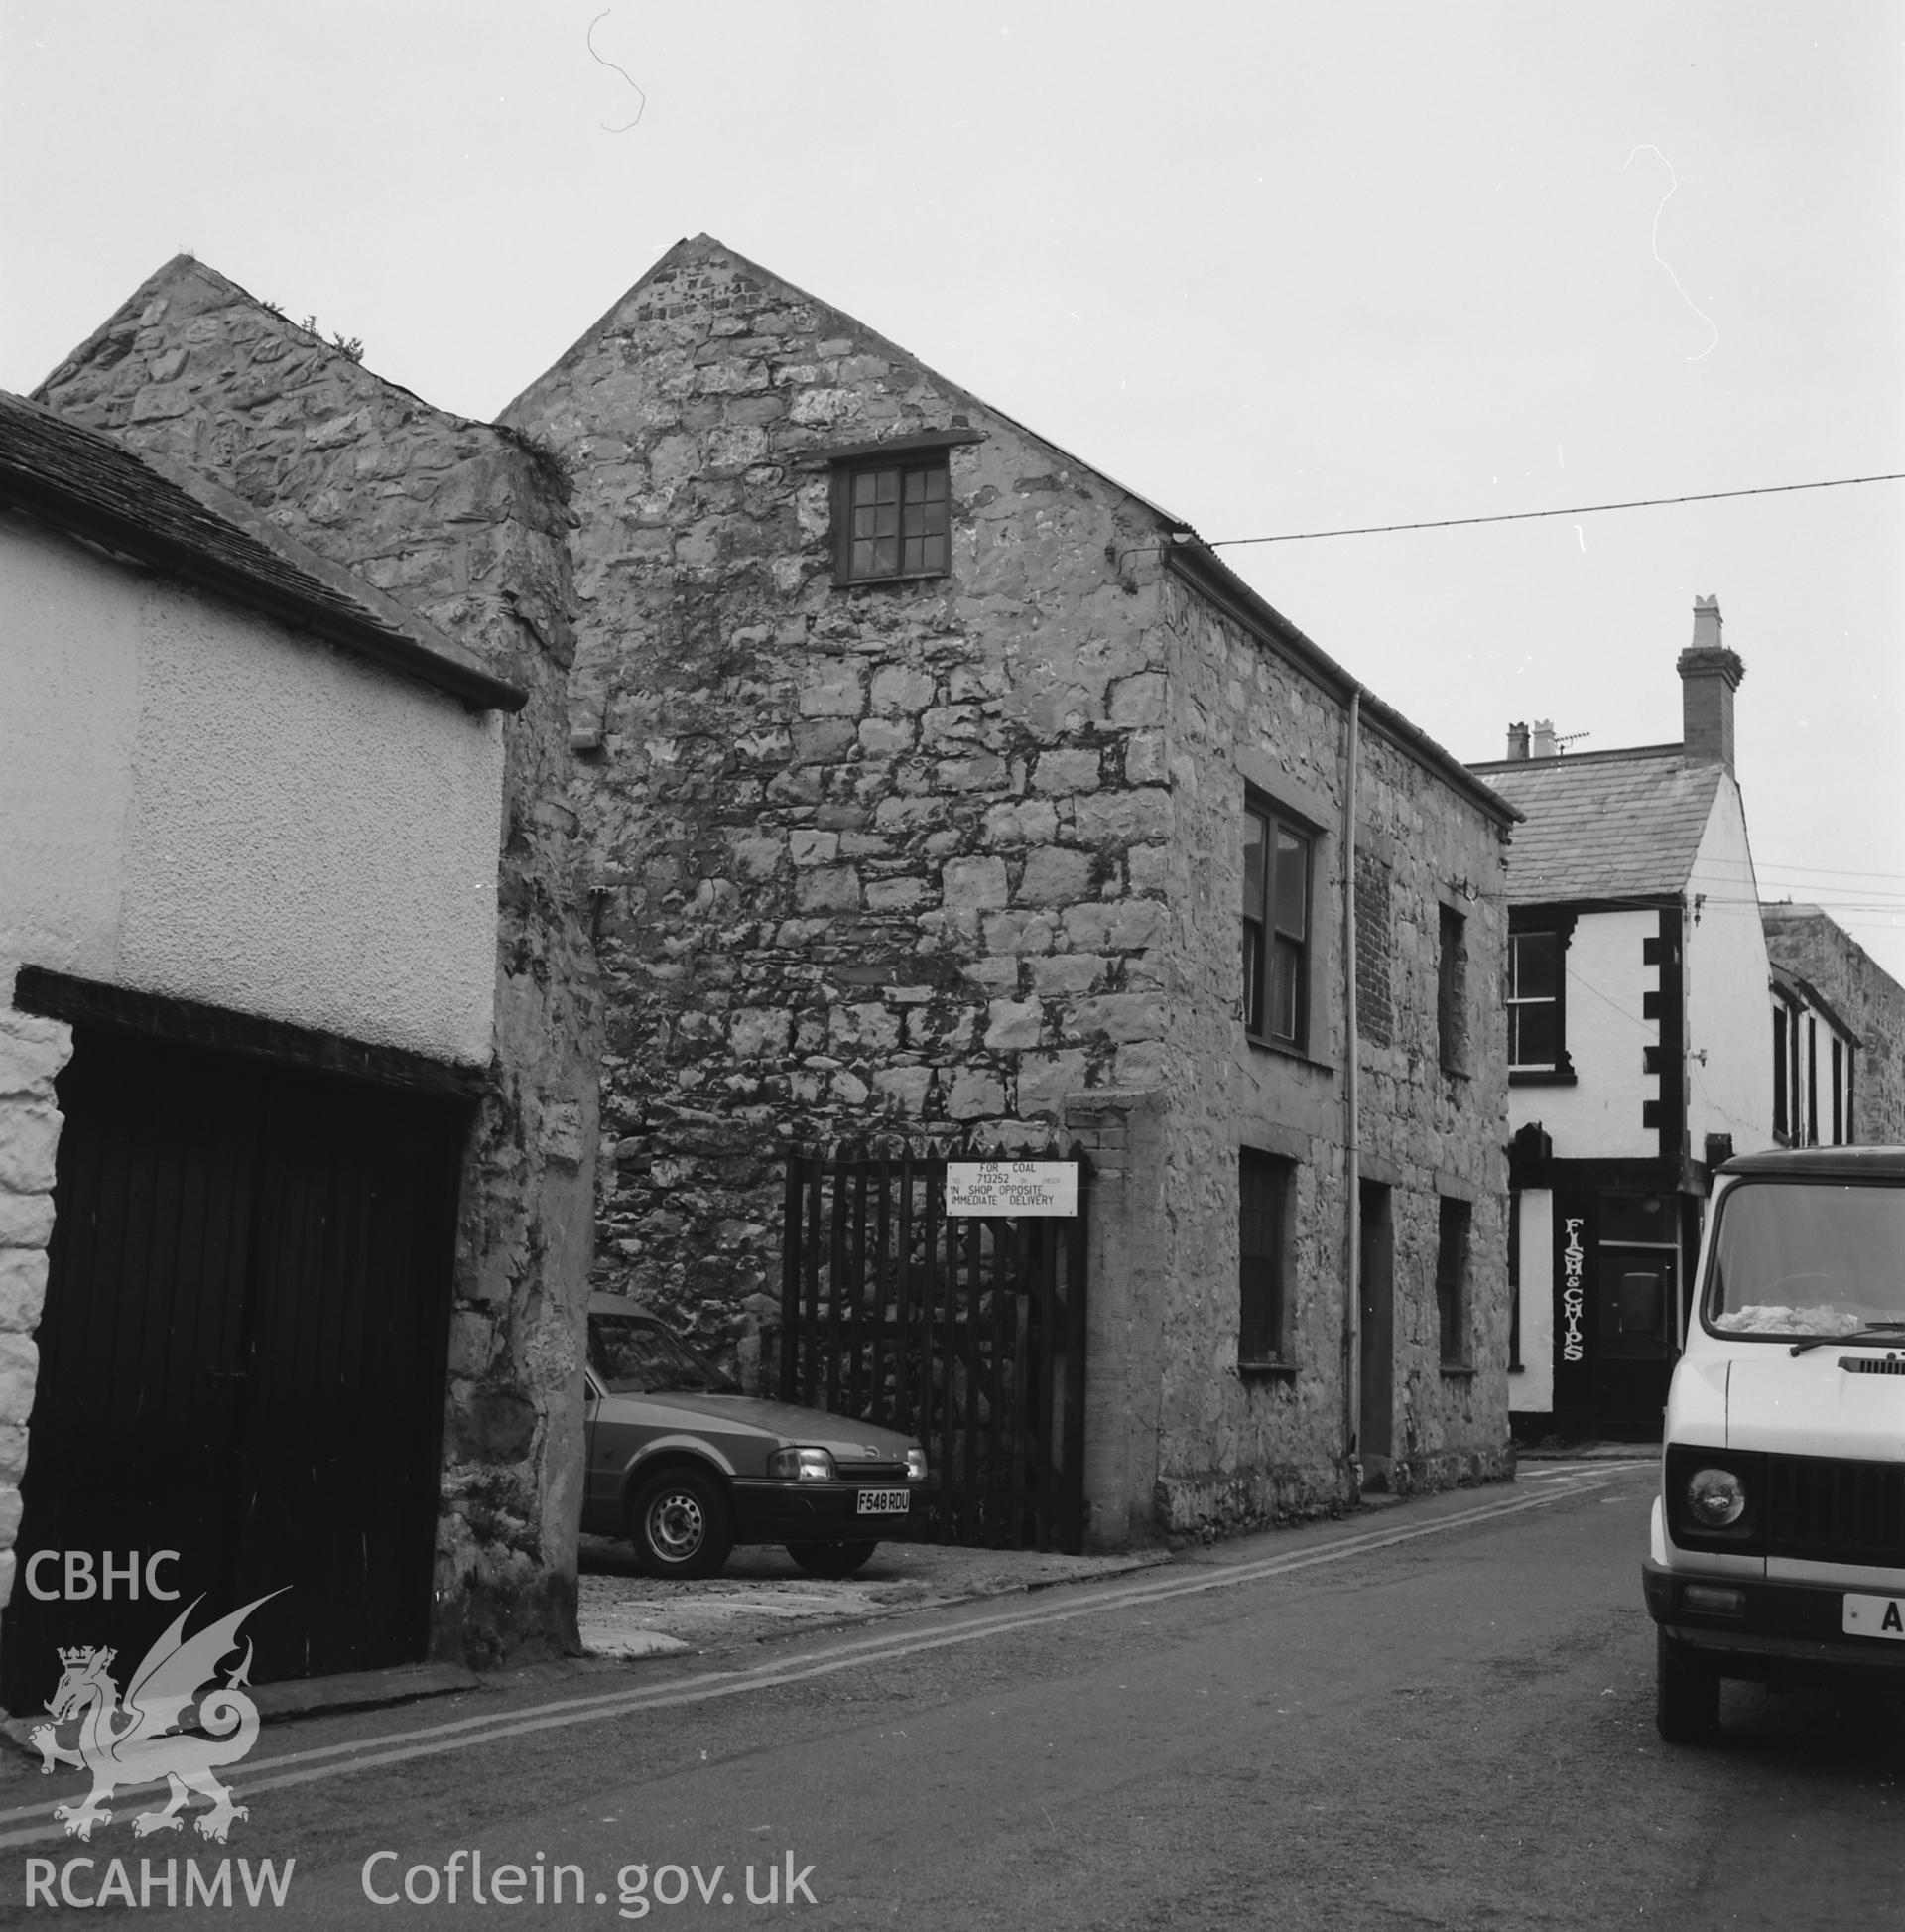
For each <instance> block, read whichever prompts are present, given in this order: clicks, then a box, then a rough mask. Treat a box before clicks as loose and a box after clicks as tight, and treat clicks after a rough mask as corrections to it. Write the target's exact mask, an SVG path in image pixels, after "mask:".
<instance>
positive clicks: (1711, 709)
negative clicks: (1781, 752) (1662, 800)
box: [1674, 596, 1746, 773]
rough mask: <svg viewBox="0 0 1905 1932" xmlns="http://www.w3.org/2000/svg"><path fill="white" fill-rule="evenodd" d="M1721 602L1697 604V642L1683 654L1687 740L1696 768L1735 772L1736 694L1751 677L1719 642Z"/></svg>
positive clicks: (1688, 753) (1696, 601) (1684, 736)
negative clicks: (1723, 769) (1742, 682)
mask: <svg viewBox="0 0 1905 1932" xmlns="http://www.w3.org/2000/svg"><path fill="white" fill-rule="evenodd" d="M1720 621H1721V620H1720V615H1719V599H1718V597H1716V596H1714V597H1696V598H1695V599H1694V641H1693V642H1692V643H1691V644H1690V645H1688V647H1687V648H1686V650H1684V651H1682V652H1681V654H1680V659H1679V662H1678V663H1677V664H1676V665H1675V667H1674V668H1675V669H1676V670H1677V671H1678V672H1679V673H1680V708H1681V738H1682V741H1683V748H1684V750H1685V754H1686V756H1687V758H1688V760H1689V761H1690V762H1691V763H1693V764H1696V765H1724V766H1725V768H1726V770H1727V771H1728V773H1730V772H1731V771H1732V769H1733V693H1734V692H1735V691H1737V690H1738V689H1739V681H1740V680H1741V679H1742V678H1743V677H1745V675H1746V667H1745V665H1744V664H1742V663H1741V662H1740V659H1739V655H1738V653H1737V652H1734V651H1729V650H1728V649H1727V648H1726V647H1725V645H1724V644H1722V643H1721V642H1720V641H1719V631H1720Z"/></svg>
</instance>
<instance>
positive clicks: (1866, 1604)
mask: <svg viewBox="0 0 1905 1932" xmlns="http://www.w3.org/2000/svg"><path fill="white" fill-rule="evenodd" d="M1840 1627H1841V1628H1842V1630H1844V1632H1845V1633H1846V1635H1847V1636H1855V1637H1890V1638H1891V1640H1892V1641H1893V1642H1894V1643H1905V1597H1860V1596H1856V1595H1854V1594H1853V1593H1852V1592H1851V1591H1847V1592H1846V1593H1845V1609H1844V1613H1843V1615H1842V1619H1841V1624H1840Z"/></svg>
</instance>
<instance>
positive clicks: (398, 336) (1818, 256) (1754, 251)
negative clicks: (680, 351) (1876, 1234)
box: [0, 0, 1905, 979]
mask: <svg viewBox="0 0 1905 1932" xmlns="http://www.w3.org/2000/svg"><path fill="white" fill-rule="evenodd" d="M0 20H4V23H5V42H4V47H3V48H0V87H4V95H0V99H3V100H4V110H3V112H0V170H3V171H4V173H3V174H0V179H3V180H4V182H5V193H4V196H3V197H0V202H3V204H4V205H3V207H0V223H3V224H4V225H3V226H0V385H3V386H5V387H8V388H12V389H16V390H22V391H24V390H30V389H32V388H33V387H34V386H35V385H37V384H38V383H39V382H40V381H41V380H42V379H43V378H44V377H45V376H46V375H47V374H48V373H49V372H50V371H51V370H52V369H53V368H54V367H56V366H57V365H58V364H59V363H60V361H61V360H62V359H63V358H64V355H65V353H66V351H67V350H68V349H70V348H71V347H72V346H73V345H74V344H76V343H77V342H79V341H80V340H82V339H83V338H84V337H85V336H86V335H87V334H89V333H90V332H91V330H92V329H93V328H94V327H95V326H96V325H97V324H98V323H99V322H102V321H103V320H104V319H105V318H106V316H107V315H109V314H110V313H111V312H112V311H113V310H114V309H115V308H116V307H117V306H118V305H119V304H120V303H121V302H122V301H123V300H124V299H125V298H126V296H127V295H129V294H130V293H131V291H132V290H133V289H134V288H135V287H136V286H137V285H138V284H139V283H140V282H141V281H143V280H144V279H145V277H146V276H148V275H150V274H151V273H152V272H153V271H154V270H155V269H156V268H158V267H159V266H160V264H161V263H162V262H164V261H165V260H166V259H167V258H168V257H169V256H171V255H172V254H174V253H176V252H177V251H178V250H180V249H182V248H189V249H191V251H192V252H193V253H195V254H196V255H197V256H198V257H199V258H200V259H201V260H203V261H205V262H208V263H209V264H211V265H212V266H213V267H215V268H217V269H218V270H220V271H221V272H222V273H224V274H226V275H228V276H230V277H231V278H233V279H234V280H235V281H237V282H239V283H241V284H242V285H243V286H245V287H246V288H248V289H249V290H251V291H252V293H254V294H255V295H258V296H260V297H264V298H268V299H270V300H272V301H275V302H277V303H278V304H279V305H280V306H281V307H282V308H284V310H285V311H286V312H287V313H288V314H290V315H292V316H293V317H295V318H302V317H304V316H306V315H316V316H317V318H318V322H320V324H321V325H322V326H323V328H324V329H325V330H326V332H329V331H341V332H343V333H345V334H348V335H354V336H358V337H361V338H362V340H363V341H364V343H365V361H366V363H367V364H368V366H369V367H371V368H373V369H375V370H376V371H377V372H378V373H380V374H382V375H385V376H388V377H390V378H392V379H394V380H395V381H398V382H400V383H403V384H405V385H407V386H408V387H410V388H412V389H414V390H416V391H417V392H418V393H419V394H421V395H423V396H425V397H427V398H428V399H430V400H431V401H432V402H435V403H438V404H441V405H443V406H445V407H447V408H450V409H454V410H458V411H462V412H464V413H466V414H468V415H471V416H477V417H489V416H493V415H494V414H495V413H496V412H497V411H498V410H499V409H501V408H502V406H503V405H504V404H505V403H506V402H507V401H508V400H509V399H510V398H511V397H512V396H514V395H515V394H516V393H517V391H518V390H519V389H521V388H523V387H524V386H525V385H526V384H527V383H528V382H529V381H530V380H531V379H532V378H533V377H534V376H536V375H537V374H539V373H540V372H541V371H542V370H543V369H544V368H545V367H547V366H548V364H549V363H550V362H552V361H553V360H554V359H555V357H556V356H557V355H558V354H560V353H561V352H562V350H563V349H564V348H566V347H567V346H568V345H569V343H570V342H572V340H573V339H574V338H575V337H576V336H577V335H579V334H580V333H581V332H582V331H583V330H584V329H585V328H586V327H587V326H588V325H589V324H590V323H591V322H593V321H594V320H595V319H596V318H597V317H598V316H599V315H600V314H601V313H602V312H603V311H604V310H606V309H607V308H608V307H609V306H610V304H611V303H612V302H613V301H614V300H615V298H616V297H617V296H618V295H619V294H620V293H621V292H622V290H624V289H625V288H626V287H627V286H628V285H629V284H630V283H632V282H633V281H634V280H635V279H636V278H637V277H638V276H640V275H641V274H642V273H643V272H644V271H645V270H646V269H647V268H648V267H649V265H650V264H651V263H652V262H653V261H654V259H655V258H656V257H657V256H658V255H659V254H661V253H662V252H663V251H664V250H666V249H667V248H668V247H669V246H671V245H672V244H673V243H674V242H675V241H676V240H678V239H679V238H681V237H682V236H684V235H692V234H695V233H698V232H700V231H702V230H705V231H707V232H709V233H711V234H714V235H716V236H718V237H719V238H720V239H721V240H723V241H725V242H727V243H728V244H730V245H731V246H733V247H735V248H737V249H739V250H740V251H741V252H742V253H744V254H746V255H750V256H752V257H753V258H754V259H755V260H756V261H758V262H760V263H762V264H763V265H764V266H766V267H768V268H771V269H773V270H775V271H776V272H777V273H779V274H781V275H783V276H785V277H787V278H788V279H789V280H791V281H793V282H795V283H797V284H799V285H800V286H802V287H803V288H805V289H807V290H808V291H809V292H810V293H812V294H814V295H816V296H819V297H821V298H823V299H824V300H826V301H828V302H831V303H833V304H834V305H836V306H837V307H839V308H841V309H844V310H846V311H848V312H849V313H850V314H852V315H855V316H857V317H858V318H860V319H861V320H862V321H863V322H866V323H868V324H869V325H870V326H872V327H874V328H876V329H878V330H880V331H881V332H882V333H884V334H886V335H888V336H890V337H891V338H893V339H894V340H896V341H898V342H900V343H902V344H904V345H905V346H906V347H907V348H909V349H911V350H912V351H914V352H915V353H916V354H918V355H919V356H921V357H922V358H924V359H925V360H926V361H927V362H928V363H930V364H931V365H933V366H934V367H936V368H937V369H939V370H940V371H942V372H943V373H944V374H945V375H947V376H949V377H950V378H952V379H953V380H954V381H956V382H959V383H961V384H963V385H965V386H966V387H967V388H969V389H972V390H974V391H976V392H977V393H978V394H979V395H981V396H983V397H985V398H986V399H987V400H989V401H991V402H993V403H996V404H997V405H998V406H1000V407H1001V408H1003V409H1005V410H1007V411H1009V412H1010V413H1011V414H1012V415H1014V416H1016V417H1018V418H1019V419H1020V420H1021V421H1023V422H1025V423H1026V424H1028V425H1029V426H1030V427H1032V428H1033V429H1035V430H1037V431H1038V432H1040V433H1041V434H1043V435H1046V436H1048V437H1050V438H1051V439H1052V440H1053V441H1055V442H1057V443H1059V444H1061V445H1063V446H1065V447H1066V448H1068V449H1069V450H1071V451H1075V452H1076V453H1077V454H1079V455H1080V456H1081V457H1083V458H1085V459H1086V460H1087V461H1089V462H1092V463H1094V464H1096V465H1098V466H1099V467H1101V468H1103V469H1105V470H1107V471H1108V472H1109V473H1110V474H1111V475H1113V476H1115V477H1117V478H1118V479H1119V480H1120V481H1122V482H1124V483H1126V484H1128V485H1130V486H1131V487H1132V488H1134V489H1136V490H1138V491H1140V492H1141V493H1143V494H1144V495H1146V496H1149V497H1151V498H1152V499H1153V500H1154V501H1157V502H1159V503H1162V504H1164V505H1166V506H1167V507H1168V508H1170V509H1172V510H1173V511H1175V512H1177V513H1178V514H1179V515H1181V516H1183V517H1185V518H1187V519H1188V520H1189V521H1190V522H1192V523H1193V524H1195V525H1196V526H1197V528H1198V530H1199V531H1200V532H1201V533H1202V534H1203V535H1204V536H1205V537H1207V538H1209V539H1212V540H1221V539H1227V538H1236V537H1256V536H1276V535H1285V534H1288V533H1293V532H1301V531H1315V530H1331V529H1336V528H1339V527H1342V526H1353V525H1366V524H1382V523H1399V522H1421V521H1428V520H1432V519H1438V518H1455V517H1469V516H1484V515H1489V514H1493V513H1500V512H1505V511H1519V510H1531V509H1548V508H1556V507H1568V506H1575V505H1584V504H1595V503H1604V502H1609V501H1617V500H1625V499H1630V498H1635V497H1664V496H1680V495H1686V494H1691V493H1695V492H1704V491H1718V490H1742V489H1750V488H1758V487H1763V486H1768V485H1776V484H1785V483H1796V482H1813V481H1820V480H1825V479H1829V478H1839V477H1856V476H1866V475H1874V474H1880V473H1884V472H1891V471H1899V470H1905V0H1833V3H1832V4H1831V5H1827V6H1822V5H1817V4H1803V3H1802V0H1786V4H1769V3H1768V0H1688V3H1685V4H1675V0H1644V3H1643V4H1631V5H1621V4H1617V0H1592V3H1591V4H1589V0H1576V4H1573V5H1569V6H1565V7H1564V6H1550V5H1542V4H1538V3H1536V0H1501V3H1500V4H1463V5H1457V4H1432V3H1431V0H1413V3H1412V4H1376V3H1374V0H1328V4H1325V0H1316V4H1305V5H1294V4H1275V3H1274V0H1272V3H1270V4H1227V5H1197V4H1185V3H1184V0H1180V4H1177V5H1174V6H1169V7H1159V6H1136V5H1126V4H1120V3H1119V0H1088V4H1087V3H1086V0H1051V4H1043V5H991V4H982V3H981V4H968V5H966V6H964V7H961V8H956V9H948V8H933V7H916V6H889V7H877V6H874V5H872V4H868V0H859V3H858V4H848V0H831V4H826V5H821V4H812V3H811V0H779V4H770V3H769V0H749V3H748V4H728V5H722V4H718V0H703V4H701V5H700V6H699V7H695V8H687V7H681V6H668V7H662V6H657V5H654V4H637V3H636V0H615V4H613V5H612V6H611V5H608V4H607V0H583V4H580V5H571V4H569V0H518V3H517V4H504V3H503V0H456V3H455V4H453V5H452V4H435V0H328V4H325V5H323V6H319V7H307V6H296V7H294V6H289V5H284V4H281V3H280V0H137V3H136V4H135V3H134V0H89V4H87V5H85V6H83V7H82V6H78V5H74V4H71V0H59V3H58V4H55V0H0ZM591 35H592V43H593V51H591ZM631 124H632V125H631ZM1902 523H1905V483H1897V482H1890V483H1873V484H1868V485H1865V486H1862V487H1856V488H1840V489H1830V490H1823V491H1816V492H1807V493H1797V494H1782V495H1768V496H1762V497H1757V498H1749V499H1745V500H1741V501H1734V502H1725V503H1709V504H1697V505H1688V506H1684V507H1677V508H1663V509H1650V510H1631V511H1624V512H1620V513H1610V514H1601V515H1591V516H1580V517H1567V518H1556V519H1553V520H1551V521H1541V522H1530V523H1519V524H1509V525H1505V526H1500V527H1494V528H1482V529H1447V530H1437V531H1422V532H1416V533H1412V534H1405V535H1386V536H1360V537H1341V538H1334V539H1330V540H1327V541H1318V542H1306V543H1270V544H1261V545H1254V546H1249V547H1244V548H1238V549H1232V550H1227V551H1226V552H1225V553H1224V555H1225V556H1226V558H1227V559H1228V561H1229V562H1230V563H1231V564H1233V565H1234V566H1235V567H1236V568H1237V569H1238V570H1239V571H1240V572H1241V573H1242V574H1243V575H1244V576H1245V577H1246V578H1248V579H1249V580H1250V581H1251V582H1252V583H1253V584H1255V585H1256V587H1257V588H1258V589H1259V590H1261V591H1262V593H1263V594H1264V595H1265V596H1266V597H1268V598H1269V600H1270V601H1271V602H1272V603H1274V604H1275V605H1276V606H1277V607H1278V608H1279V609H1280V610H1282V611H1283V612H1284V613H1285V615H1287V616H1288V617H1290V618H1291V619H1292V620H1293V621H1294V622H1296V623H1297V624H1299V625H1301V626H1302V627H1303V628H1304V629H1305V630H1306V631H1307V632H1308V633H1309V634H1310V635H1311V636H1312V637H1313V638H1315V639H1316V641H1317V642H1318V643H1319V644H1321V645H1322V646H1323V648H1324V649H1326V650H1327V651H1329V652H1330V653H1331V654H1332V655H1333V656H1334V657H1335V658H1337V659H1338V660H1339V661H1340V662H1342V663H1344V664H1345V665H1346V666H1347V667H1348V668H1349V669H1350V670H1351V671H1352V672H1354V673H1355V674H1356V675H1357V676H1358V677H1359V678H1361V679H1362V680H1363V681H1364V682H1365V683H1366V684H1368V685H1369V686H1371V687H1372V688H1373V689H1374V690H1375V691H1377V692H1378V693H1379V694H1380V695H1381V696H1382V697H1384V698H1385V699H1387V700H1388V701H1389V702H1390V703H1392V704H1394V705H1396V706H1398V707H1399V708H1401V709H1402V710H1404V711H1405V712H1407V713H1408V714H1409V715H1410V716H1411V717H1413V718H1414V719H1415V720H1416V721H1417V722H1419V723H1420V724H1421V725H1422V726H1423V727H1424V728H1425V729H1427V730H1428V731H1429V732H1430V733H1431V734H1432V735H1433V736H1435V737H1436V738H1438V739H1439V740H1441V742H1443V743H1444V744H1446V745H1447V746H1449V747H1450V749H1451V750H1453V751H1455V752H1456V753H1457V754H1458V755H1459V756H1461V757H1463V758H1468V759H1481V758H1494V757H1499V756H1500V755H1501V752H1502V746H1503V741H1504V735H1505V730H1506V726H1507V724H1508V722H1509V720H1510V719H1515V718H1525V719H1531V720H1532V719H1534V718H1539V717H1549V718H1552V719H1553V720H1554V722H1555V725H1556V728H1557V730H1559V731H1560V732H1561V733H1562V734H1563V735H1564V736H1568V737H1572V738H1574V739H1575V741H1576V748H1577V749H1578V750H1595V749H1605V748H1611V747H1614V746H1619V745H1624V744H1644V743H1658V742H1661V741H1664V740H1671V739H1675V738H1678V737H1679V735H1680V693H1679V682H1678V680H1677V679H1676V677H1675V675H1674V659H1675V657H1676V656H1677V655H1678V654H1679V652H1680V650H1681V648H1682V647H1683V646H1684V645H1685V644H1686V643H1687V642H1688V641H1689V640H1690V638H1691V636H1692V626H1693V618H1692V605H1693V600H1694V597H1695V595H1696V594H1706V593H1715V594H1717V596H1718V598H1719V601H1720V607H1721V610H1722V612H1723V613H1724V617H1725V621H1726V632H1725V637H1726V642H1727V643H1728V644H1730V645H1731V646H1732V647H1733V648H1734V649H1735V650H1737V651H1738V652H1739V654H1740V655H1741V656H1742V657H1743V658H1744V659H1745V661H1746V666H1747V676H1746V682H1745V684H1744V686H1743V687H1742V688H1741V690H1740V693H1739V698H1738V719H1739V775H1740V779H1741V782H1742V785H1743V787H1744V791H1745V797H1746V808H1747V815H1748V823H1749V826H1750V829H1751V834H1752V839H1753V849H1754V854H1755V857H1756V859H1757V861H1758V865H1759V875H1760V887H1761V892H1762V896H1764V897H1768V898H1779V897H1786V896H1791V897H1794V898H1800V899H1813V900H1817V901H1819V902H1821V903H1823V904H1826V905H1827V906H1829V907H1830V908H1831V909H1833V910H1834V911H1835V913H1836V916H1837V917H1839V918H1840V919H1841V921H1842V923H1843V924H1844V925H1846V926H1847V927H1848V928H1850V930H1851V931H1852V932H1853V933H1854V934H1855V936H1856V937H1857V938H1858V939H1859V940H1860V941H1861V942H1862V943H1863V944H1864V945H1865V946H1866V947H1867V948H1868V949H1869V950H1870V951H1871V952H1872V953H1873V954H1874V955H1875V956H1876V957H1877V958H1878V959H1879V960H1880V962H1881V963H1882V964H1883V965H1885V966H1887V968H1888V969H1889V970H1890V971H1891V972H1892V973H1893V974H1894V975H1895V976H1897V977H1899V978H1901V979H1905V757H1902V756H1901V754H1900V736H1901V725H1905V651H1902V650H1901V646H1902V645H1905V546H1902V545H1901V542H1900V537H1901V526H1902ZM1737 916H1740V917H1745V916H1748V914H1747V912H1746V909H1745V908H1744V907H1743V906H1742V907H1741V908H1739V909H1737Z"/></svg>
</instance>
